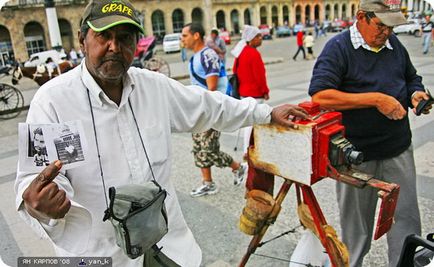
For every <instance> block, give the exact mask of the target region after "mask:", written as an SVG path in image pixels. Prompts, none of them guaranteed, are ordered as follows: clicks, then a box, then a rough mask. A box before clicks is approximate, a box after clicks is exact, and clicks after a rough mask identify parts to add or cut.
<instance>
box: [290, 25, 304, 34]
mask: <svg viewBox="0 0 434 267" xmlns="http://www.w3.org/2000/svg"><path fill="white" fill-rule="evenodd" d="M302 30H304V25H303V24H301V23H297V24H295V25H294V28H293V30H292V31H293V35H297V32H299V31H302Z"/></svg>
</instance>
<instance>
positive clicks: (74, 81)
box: [15, 61, 271, 267]
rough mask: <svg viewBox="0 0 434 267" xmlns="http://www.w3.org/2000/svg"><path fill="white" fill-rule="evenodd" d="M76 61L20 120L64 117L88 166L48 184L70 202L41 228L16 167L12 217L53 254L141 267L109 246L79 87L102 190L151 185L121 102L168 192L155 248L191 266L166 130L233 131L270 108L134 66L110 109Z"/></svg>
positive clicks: (196, 256)
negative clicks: (78, 127) (85, 148)
mask: <svg viewBox="0 0 434 267" xmlns="http://www.w3.org/2000/svg"><path fill="white" fill-rule="evenodd" d="M84 62H85V61H83V62H82V64H81V65H79V66H78V67H76V68H74V69H73V70H71V71H69V72H67V73H65V74H62V75H61V76H59V77H57V78H55V79H53V80H51V81H49V82H48V83H46V84H44V85H43V86H42V87H41V88H40V89H39V90H38V92H37V93H36V95H35V96H34V98H33V100H32V103H31V105H30V110H29V113H28V116H27V123H57V122H66V121H72V120H81V121H82V123H83V126H84V129H85V135H86V136H85V137H86V139H87V143H88V145H89V157H88V159H86V160H87V162H88V163H87V164H86V165H85V166H82V167H80V168H75V169H70V170H67V171H62V172H61V174H59V175H58V176H57V177H56V178H55V180H54V181H55V182H56V183H57V184H58V185H59V188H62V189H63V190H65V191H66V193H67V196H68V197H69V199H71V202H72V206H71V209H70V210H69V212H68V213H67V214H66V216H65V217H64V218H63V219H59V220H50V222H49V223H48V224H46V223H43V222H39V221H38V220H36V219H34V218H33V217H31V216H30V215H29V214H28V213H27V212H26V211H25V209H24V208H23V203H22V201H23V200H22V194H23V192H24V190H25V189H26V188H27V187H28V185H29V184H30V182H31V181H32V180H33V179H34V178H35V177H36V175H37V174H36V173H25V172H22V171H20V168H19V166H18V171H17V179H16V183H15V192H16V206H17V209H18V212H19V213H20V215H21V217H22V218H23V219H24V220H25V221H26V222H27V223H28V224H29V225H30V226H31V227H32V228H33V229H34V230H35V231H36V232H37V233H39V235H40V236H41V237H43V238H48V239H50V240H51V241H52V243H53V244H54V248H55V251H56V253H57V254H58V255H59V256H91V257H97V256H104V257H112V258H113V266H116V267H129V266H131V267H133V266H143V263H142V262H143V257H140V258H137V259H135V260H131V259H129V258H128V257H127V256H126V255H124V254H123V252H122V251H121V249H120V248H119V247H118V246H117V245H116V243H115V235H114V230H113V227H112V225H111V223H110V222H109V221H106V222H103V221H102V218H103V215H104V210H105V209H106V203H105V199H104V191H103V186H102V182H101V176H100V171H99V164H98V159H97V150H96V145H95V137H94V131H93V125H92V118H91V113H90V106H89V100H88V94H87V89H88V90H89V94H90V99H91V102H92V107H93V112H94V115H95V124H96V132H97V133H96V134H97V137H98V142H99V149H100V154H101V160H102V168H103V171H104V180H105V183H106V188H107V189H108V188H109V187H111V186H119V185H123V184H127V183H131V184H140V183H143V182H145V181H150V180H151V175H150V170H149V167H148V163H147V161H146V158H145V154H144V151H143V149H142V145H141V143H140V137H139V133H138V131H137V129H136V126H135V124H134V121H133V117H132V113H131V109H130V107H129V105H128V99H129V100H130V101H131V104H132V107H133V110H134V113H135V116H136V118H137V122H138V125H139V128H140V134H141V136H142V138H143V141H144V143H145V146H146V149H147V152H148V155H149V158H150V161H151V163H152V168H153V171H154V174H155V176H156V178H157V181H158V182H159V183H160V184H161V185H162V187H163V188H165V189H166V190H167V191H168V196H167V198H166V208H167V212H168V217H169V219H168V221H169V232H168V233H167V235H166V236H164V237H163V239H162V240H161V241H160V242H159V243H158V245H159V246H162V247H163V252H164V253H165V254H166V255H167V256H168V257H170V258H171V259H172V260H174V261H175V262H176V263H178V264H179V265H181V266H183V267H184V266H186V267H188V266H199V265H200V263H201V259H202V253H201V250H200V248H199V246H198V245H197V243H196V241H195V239H194V237H193V234H192V233H191V231H190V229H189V228H188V227H187V225H186V222H185V220H184V217H183V215H182V212H181V208H180V205H179V202H178V199H177V195H176V192H175V188H174V187H173V184H172V183H171V181H170V175H171V174H170V170H171V161H172V156H171V154H172V151H171V150H172V148H171V143H170V141H171V133H172V132H190V131H191V132H203V131H204V130H206V129H208V128H211V127H212V128H215V129H217V130H223V131H233V130H236V129H239V128H240V127H244V126H248V125H252V124H253V123H258V124H261V123H268V122H269V121H270V113H271V107H269V106H268V105H264V104H263V105H259V104H257V103H256V101H255V100H254V99H252V98H251V99H244V100H242V101H237V100H235V99H233V98H230V97H227V96H225V95H223V94H221V93H219V92H209V91H206V90H202V89H199V88H195V87H189V86H184V85H182V84H181V83H179V82H177V81H174V80H172V79H168V78H166V77H165V76H164V75H162V74H158V73H154V72H150V71H147V70H142V69H137V68H130V70H129V71H128V74H127V75H126V78H125V80H124V89H123V93H122V99H121V102H120V104H119V106H118V105H117V104H115V103H114V102H113V101H111V100H110V99H109V98H108V97H107V95H106V94H105V93H104V92H103V91H102V90H101V88H100V87H99V86H98V84H97V83H96V82H95V80H94V79H93V78H92V76H91V75H90V73H89V72H88V70H87V68H86V66H85V63H84ZM186 153H188V151H186ZM178 178H179V177H178ZM234 227H235V226H234Z"/></svg>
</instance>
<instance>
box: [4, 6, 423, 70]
mask: <svg viewBox="0 0 434 267" xmlns="http://www.w3.org/2000/svg"><path fill="white" fill-rule="evenodd" d="M131 1H132V3H133V5H134V6H135V7H136V8H137V10H139V11H140V17H141V20H142V23H143V26H144V28H145V31H146V34H147V35H155V36H157V37H158V38H162V37H163V36H164V35H165V34H167V33H173V32H180V31H181V29H182V26H183V25H184V24H186V23H188V22H191V21H198V22H201V23H203V25H204V26H205V29H206V31H207V32H209V31H210V30H211V28H213V27H217V28H225V29H226V30H227V31H229V32H231V33H234V34H239V33H240V30H241V29H242V27H243V25H244V24H250V25H257V26H258V25H260V24H267V25H270V26H272V25H273V26H278V25H290V26H292V25H294V24H295V23H297V22H301V23H306V24H311V23H313V21H315V20H317V21H319V22H322V21H323V20H333V19H349V18H352V17H353V16H354V15H355V12H356V11H357V6H358V1H356V0H332V1H327V0H183V1H174V0H131ZM406 1H423V0H406ZM423 2H424V1H423ZM54 3H55V7H56V13H57V18H58V24H59V29H60V35H61V40H62V46H63V48H64V49H65V50H66V51H69V50H70V49H71V48H72V47H74V48H75V49H78V48H79V45H78V38H77V32H78V30H79V22H80V18H81V15H82V12H83V9H84V6H85V5H86V3H87V1H84V0H55V1H54ZM49 37H50V36H49V31H48V24H47V17H46V13H45V8H44V0H11V1H9V2H8V3H7V4H6V6H5V7H3V9H2V10H1V12H0V59H1V60H0V65H1V64H2V63H3V59H4V58H5V57H9V58H10V57H11V56H12V57H14V58H16V59H19V60H21V61H24V60H26V59H27V58H28V57H29V55H30V54H32V53H35V52H39V51H44V50H48V49H51V48H52V47H51V45H50V42H49V40H50V38H49Z"/></svg>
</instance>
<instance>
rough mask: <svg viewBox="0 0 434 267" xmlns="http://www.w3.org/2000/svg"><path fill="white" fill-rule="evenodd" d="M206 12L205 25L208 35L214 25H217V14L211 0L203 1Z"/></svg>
mask: <svg viewBox="0 0 434 267" xmlns="http://www.w3.org/2000/svg"><path fill="white" fill-rule="evenodd" d="M203 4H204V10H203V13H204V14H203V16H204V18H203V23H204V25H203V26H204V28H205V32H206V33H208V32H210V31H211V29H212V27H213V26H214V23H216V19H215V13H213V5H212V1H211V0H203Z"/></svg>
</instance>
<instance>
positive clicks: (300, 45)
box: [292, 30, 306, 61]
mask: <svg viewBox="0 0 434 267" xmlns="http://www.w3.org/2000/svg"><path fill="white" fill-rule="evenodd" d="M303 40H304V31H303V30H299V31H298V32H297V46H298V49H297V52H296V53H295V55H294V56H293V57H292V59H293V60H294V61H296V60H297V56H298V53H300V51H301V52H302V53H303V59H306V52H305V51H304V47H303Z"/></svg>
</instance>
